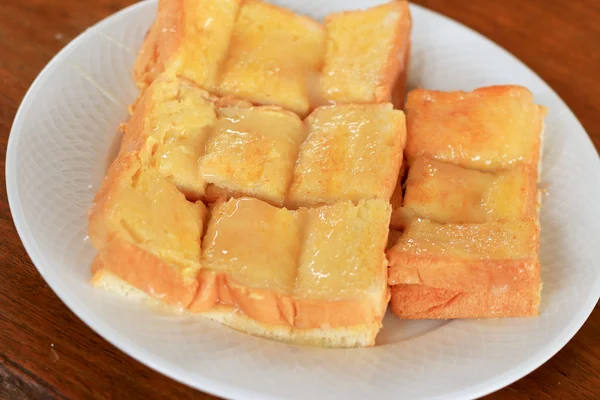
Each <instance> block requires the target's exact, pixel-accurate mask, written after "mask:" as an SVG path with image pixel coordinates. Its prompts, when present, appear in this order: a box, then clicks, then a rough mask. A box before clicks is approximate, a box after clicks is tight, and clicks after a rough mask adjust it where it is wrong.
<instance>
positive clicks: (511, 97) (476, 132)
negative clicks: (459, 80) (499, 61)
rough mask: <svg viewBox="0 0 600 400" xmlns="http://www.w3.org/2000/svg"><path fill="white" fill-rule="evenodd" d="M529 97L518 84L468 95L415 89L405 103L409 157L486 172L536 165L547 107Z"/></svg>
mask: <svg viewBox="0 0 600 400" xmlns="http://www.w3.org/2000/svg"><path fill="white" fill-rule="evenodd" d="M532 100H533V97H532V96H531V93H529V92H528V91H527V90H526V89H524V88H520V87H507V88H503V87H491V88H483V89H479V90H476V91H474V92H470V93H463V92H451V93H443V92H435V91H429V92H428V91H425V90H418V91H415V92H414V93H413V94H412V95H411V96H409V99H408V102H407V106H406V109H407V113H408V119H407V126H408V130H409V132H410V135H409V139H410V140H409V141H408V143H407V149H406V154H407V157H408V159H409V160H410V161H412V160H414V159H416V158H418V157H420V156H424V157H429V158H435V159H438V160H441V161H446V162H449V163H453V164H456V165H460V166H463V167H468V168H473V169H480V170H487V171H489V170H501V169H509V168H510V167H512V166H514V165H516V164H521V163H524V164H529V165H536V164H537V162H538V159H539V143H540V133H541V128H542V120H543V118H544V115H545V111H544V109H543V108H542V107H539V106H537V105H535V104H533V102H532ZM440 143H444V145H443V146H441V145H440Z"/></svg>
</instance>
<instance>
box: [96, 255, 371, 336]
mask: <svg viewBox="0 0 600 400" xmlns="http://www.w3.org/2000/svg"><path fill="white" fill-rule="evenodd" d="M92 284H93V285H94V286H95V287H98V288H101V289H103V290H106V291H108V292H112V293H115V294H118V295H122V296H127V297H130V298H135V299H141V300H148V299H149V298H148V295H147V294H146V293H144V292H142V291H140V290H139V289H137V288H135V287H133V286H131V285H129V284H128V283H127V282H125V281H123V280H122V279H121V278H119V277H117V276H116V275H114V274H113V273H111V272H110V271H108V270H106V269H104V268H101V267H100V265H99V266H98V268H97V269H96V272H95V273H94V278H93V279H92ZM173 311H174V312H181V311H182V310H181V309H174V310H173ZM199 315H201V316H203V317H207V318H210V319H212V320H214V321H217V322H220V323H221V324H223V325H226V326H229V327H231V328H233V329H236V330H238V331H242V332H245V333H248V334H250V335H255V336H261V337H264V338H267V339H273V340H278V341H281V342H286V343H291V344H296V345H311V346H320V347H365V346H373V345H374V344H375V336H376V335H377V333H378V332H379V329H380V328H381V326H380V324H379V323H372V324H363V325H356V326H348V327H340V328H309V329H299V328H294V327H291V326H284V325H271V324H265V323H261V322H257V321H256V320H254V319H252V318H249V317H247V316H245V315H243V314H240V313H238V312H236V311H235V310H234V309H232V308H231V307H227V306H216V307H214V308H213V309H211V310H210V311H205V312H202V313H200V314H199Z"/></svg>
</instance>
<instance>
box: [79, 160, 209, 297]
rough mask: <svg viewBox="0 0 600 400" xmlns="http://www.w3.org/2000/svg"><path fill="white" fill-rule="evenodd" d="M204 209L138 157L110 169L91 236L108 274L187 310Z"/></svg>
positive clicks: (97, 201)
mask: <svg viewBox="0 0 600 400" xmlns="http://www.w3.org/2000/svg"><path fill="white" fill-rule="evenodd" d="M205 215H206V208H205V206H204V204H202V203H201V202H197V203H191V202H188V201H187V200H186V199H185V197H184V196H183V194H181V193H180V192H179V191H178V190H177V189H176V188H175V186H174V185H173V184H172V183H170V182H168V181H167V180H165V179H164V178H162V177H161V176H160V175H158V174H155V173H153V171H151V170H150V171H148V170H146V169H144V168H143V164H142V162H141V161H140V158H139V157H138V155H137V154H135V153H133V154H127V155H121V156H119V158H117V160H116V161H115V162H114V163H113V164H112V165H111V167H110V169H109V171H108V174H107V176H106V178H105V179H104V181H103V183H102V186H101V188H100V190H99V191H98V193H97V195H96V198H95V200H94V203H93V205H92V207H91V209H90V219H89V236H90V239H91V241H92V244H93V245H94V247H95V248H96V249H97V250H98V260H99V261H101V262H102V263H103V264H105V266H106V269H108V270H109V271H111V272H113V273H114V274H116V275H117V276H119V277H121V278H122V279H124V280H126V281H127V282H129V283H130V284H131V285H133V286H135V287H137V288H139V289H140V290H143V291H144V292H146V293H148V294H149V295H151V296H153V297H157V298H161V299H162V300H163V301H164V302H166V303H168V304H178V305H181V306H183V307H185V306H187V305H188V304H189V303H190V302H191V301H192V300H193V298H194V296H195V292H196V289H197V287H198V282H197V280H196V279H195V277H196V273H197V271H198V269H199V268H200V238H201V235H202V231H203V221H204V218H205Z"/></svg>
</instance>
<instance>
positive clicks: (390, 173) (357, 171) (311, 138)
mask: <svg viewBox="0 0 600 400" xmlns="http://www.w3.org/2000/svg"><path fill="white" fill-rule="evenodd" d="M305 122H306V124H307V126H308V137H307V139H306V140H305V141H304V143H303V144H302V146H301V147H300V154H299V157H298V162H297V164H296V169H295V171H294V179H293V183H292V186H291V189H290V193H289V196H288V202H287V204H288V205H289V206H290V207H300V206H313V205H319V204H331V203H334V202H336V201H338V200H352V201H353V202H355V203H356V202H357V201H358V200H360V199H369V198H380V199H385V200H389V199H390V197H391V195H392V192H393V191H394V188H395V186H396V183H397V179H398V173H399V169H400V165H401V163H402V150H403V148H404V143H405V140H406V132H405V125H404V114H403V113H402V111H398V110H394V109H393V107H392V105H391V104H389V103H388V104H369V105H336V106H327V107H320V108H317V109H316V110H315V111H313V113H312V114H311V115H310V116H309V117H308V118H307V120H306V121H305Z"/></svg>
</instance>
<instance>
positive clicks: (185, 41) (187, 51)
mask: <svg viewBox="0 0 600 400" xmlns="http://www.w3.org/2000/svg"><path fill="white" fill-rule="evenodd" d="M239 7H240V1H239V0H221V1H208V0H184V1H183V2H182V9H181V10H178V12H180V13H182V14H183V24H184V27H185V28H184V34H183V38H182V41H181V46H180V47H179V48H178V50H177V52H176V55H175V58H174V59H173V60H172V61H171V65H170V67H169V70H170V71H173V72H174V73H175V74H177V75H180V76H184V77H186V78H188V79H190V80H191V81H193V82H195V83H196V84H197V85H200V86H201V87H203V88H205V89H207V90H211V91H212V90H214V89H215V88H216V86H217V83H218V76H219V70H220V67H221V65H222V63H223V62H224V60H225V57H226V55H227V48H228V46H229V41H230V38H231V35H232V32H233V26H234V24H235V19H236V16H237V13H238V9H239Z"/></svg>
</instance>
